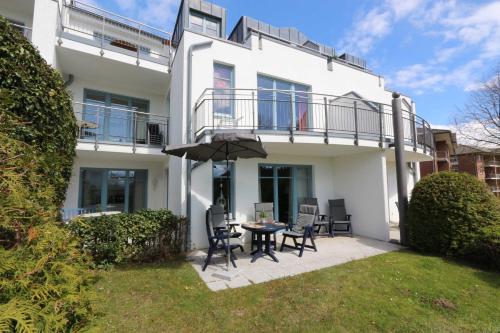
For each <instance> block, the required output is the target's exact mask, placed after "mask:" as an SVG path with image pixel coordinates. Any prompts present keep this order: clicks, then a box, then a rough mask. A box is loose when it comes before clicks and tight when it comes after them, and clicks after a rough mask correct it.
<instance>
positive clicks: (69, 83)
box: [63, 74, 75, 88]
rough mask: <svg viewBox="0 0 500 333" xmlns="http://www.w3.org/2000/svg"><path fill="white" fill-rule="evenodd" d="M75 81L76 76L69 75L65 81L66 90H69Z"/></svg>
mask: <svg viewBox="0 0 500 333" xmlns="http://www.w3.org/2000/svg"><path fill="white" fill-rule="evenodd" d="M74 80H75V76H74V75H73V74H69V75H68V80H67V81H65V82H64V84H63V86H64V88H68V87H69V86H70V85H71V84H72V83H73V81H74Z"/></svg>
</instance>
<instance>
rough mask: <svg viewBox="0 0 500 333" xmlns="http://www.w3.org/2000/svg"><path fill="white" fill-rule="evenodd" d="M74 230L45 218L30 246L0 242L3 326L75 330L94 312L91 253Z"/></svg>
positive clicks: (33, 232)
mask: <svg viewBox="0 0 500 333" xmlns="http://www.w3.org/2000/svg"><path fill="white" fill-rule="evenodd" d="M78 245H79V244H78V243H77V242H76V241H75V240H74V238H73V237H72V235H71V234H70V233H69V232H68V231H67V230H65V229H64V228H61V227H60V226H57V225H55V224H54V223H46V224H44V225H43V226H39V227H33V228H31V229H30V241H29V245H28V246H20V247H16V248H15V249H11V250H5V249H3V248H2V247H0V332H74V331H78V330H79V329H80V328H81V327H83V326H84V325H85V324H87V323H88V321H89V319H90V318H92V317H93V310H92V306H91V305H92V303H93V301H94V300H95V294H94V293H93V292H92V291H91V286H90V284H91V283H92V282H93V276H92V273H91V271H90V270H89V269H88V268H89V267H90V264H91V261H90V258H89V257H87V256H84V255H82V254H81V252H80V248H79V246H78Z"/></svg>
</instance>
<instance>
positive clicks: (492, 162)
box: [484, 158, 500, 167]
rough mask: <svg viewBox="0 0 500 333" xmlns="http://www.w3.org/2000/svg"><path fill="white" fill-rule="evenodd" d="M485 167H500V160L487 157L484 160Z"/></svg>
mask: <svg viewBox="0 0 500 333" xmlns="http://www.w3.org/2000/svg"><path fill="white" fill-rule="evenodd" d="M484 166H485V167H500V160H497V159H494V158H492V159H485V160H484Z"/></svg>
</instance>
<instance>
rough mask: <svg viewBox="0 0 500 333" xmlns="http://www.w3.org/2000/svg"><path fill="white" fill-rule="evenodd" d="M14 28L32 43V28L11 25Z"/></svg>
mask: <svg viewBox="0 0 500 333" xmlns="http://www.w3.org/2000/svg"><path fill="white" fill-rule="evenodd" d="M11 25H12V27H13V28H14V29H16V30H17V31H19V32H20V33H21V34H22V35H23V36H24V37H26V39H27V40H29V41H31V28H30V27H26V26H24V25H20V24H16V23H11Z"/></svg>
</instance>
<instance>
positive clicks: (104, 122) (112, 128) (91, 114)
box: [82, 89, 149, 143]
mask: <svg viewBox="0 0 500 333" xmlns="http://www.w3.org/2000/svg"><path fill="white" fill-rule="evenodd" d="M84 102H85V105H84V107H83V115H82V118H83V120H85V121H86V122H87V123H89V124H92V126H90V128H88V129H86V130H85V131H84V132H83V133H82V139H93V138H94V137H95V136H96V135H97V138H98V139H99V140H100V141H110V142H132V141H133V138H134V130H135V140H136V143H146V142H147V140H146V139H147V138H146V135H147V122H148V116H147V115H146V114H145V113H148V112H149V101H147V100H143V99H139V98H133V97H127V96H121V95H115V94H110V93H106V92H101V91H95V90H90V89H85V91H84ZM133 110H134V111H137V112H140V113H138V114H137V117H136V124H135V129H134V122H133V113H132V112H131V111H133ZM93 127H95V128H93Z"/></svg>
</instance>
